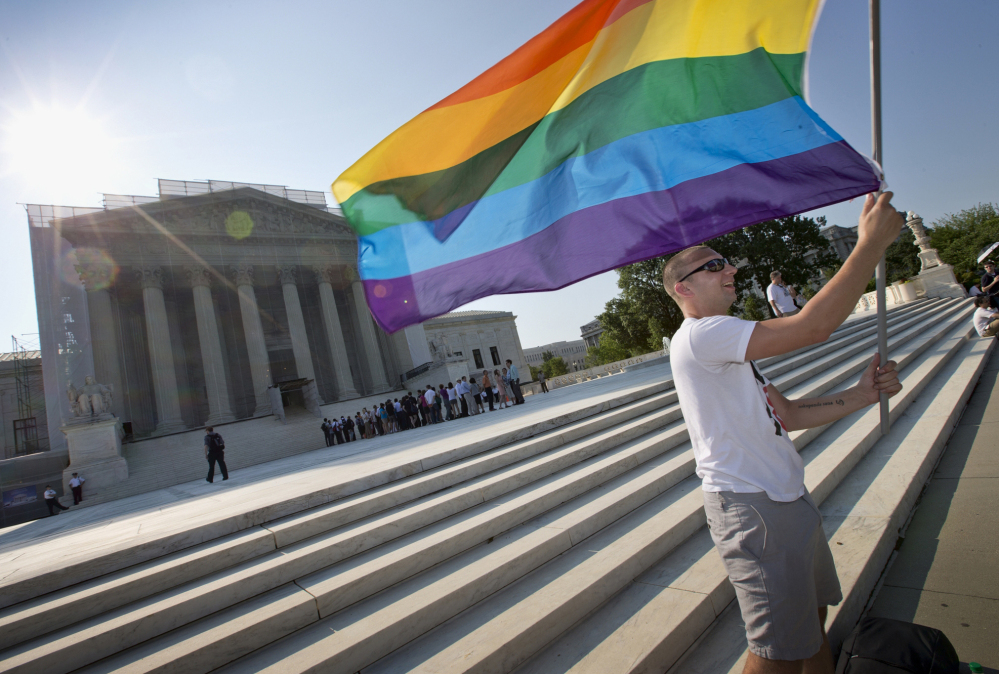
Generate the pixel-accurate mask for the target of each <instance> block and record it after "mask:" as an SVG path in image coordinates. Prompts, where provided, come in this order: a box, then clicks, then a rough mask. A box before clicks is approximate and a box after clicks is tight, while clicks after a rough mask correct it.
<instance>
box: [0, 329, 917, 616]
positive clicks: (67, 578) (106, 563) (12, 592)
mask: <svg viewBox="0 0 999 674" xmlns="http://www.w3.org/2000/svg"><path fill="white" fill-rule="evenodd" d="M897 313H898V314H899V315H902V314H903V313H906V312H901V311H899V312H897ZM865 322H868V323H869V322H870V320H867V321H865ZM858 323H861V322H860V321H858ZM853 327H855V326H850V327H848V328H842V329H841V330H847V329H853ZM671 385H672V384H671V382H670V381H668V380H667V381H664V382H658V383H656V384H655V385H652V386H650V387H647V388H646V389H644V390H639V391H637V392H636V391H631V392H629V396H630V398H629V399H636V398H637V399H641V397H642V395H645V394H648V393H649V392H650V391H651V392H653V394H654V392H655V391H656V390H663V389H669V388H671ZM651 402H652V403H653V404H654V401H651ZM621 403H622V400H620V399H618V400H608V401H606V402H604V403H603V406H604V407H605V408H612V409H613V408H614V407H615V405H619V404H621ZM648 404H649V401H647V402H646V408H647V406H648ZM628 406H629V405H628V404H627V403H625V405H624V408H627V407H628ZM594 407H596V406H594ZM624 408H621V412H622V413H632V414H633V413H640V412H641V409H645V408H641V409H640V408H635V409H632V410H630V412H629V411H627V410H625V409H624ZM585 411H586V410H584V412H585ZM589 411H592V410H589ZM574 415H576V416H579V411H574ZM591 419H592V423H591V424H590V425H589V426H579V427H576V428H569V427H564V428H563V431H564V432H563V434H562V435H563V438H562V439H568V438H571V437H577V436H582V435H585V434H586V433H587V432H590V431H591V430H593V429H594V428H598V427H605V426H607V425H610V424H613V423H616V421H617V419H616V418H614V417H613V415H608V414H604V415H600V416H597V417H591ZM556 427H558V426H557V425H556ZM427 430H429V431H433V430H435V429H427ZM530 430H531V431H535V433H534V435H536V431H537V430H538V429H537V428H531V429H530ZM415 432H419V431H415ZM573 433H574V434H575V435H573ZM555 437H556V439H557V436H555ZM372 442H377V440H376V441H372ZM365 446H367V445H365ZM519 449H520V448H518V447H516V446H515V447H513V448H511V451H510V452H509V453H510V455H515V454H516V452H517V451H519ZM459 451H462V452H464V453H468V451H467V448H460V449H459ZM454 456H455V453H454V452H450V453H449V452H443V453H441V454H440V455H438V456H435V457H432V458H431V459H429V460H428V459H426V458H424V459H423V460H422V461H421V462H420V464H419V465H418V466H413V465H405V464H403V465H402V466H401V467H396V468H394V469H395V470H396V471H397V472H402V473H412V472H418V471H419V470H420V469H422V470H424V471H427V470H432V469H433V467H434V466H435V465H440V464H442V463H446V462H447V461H449V460H453V459H454ZM397 477H401V476H397ZM376 479H377V478H376ZM427 483H428V484H433V480H432V478H431V479H430V480H428V481H427ZM418 488H419V487H418V486H414V487H413V489H418ZM405 489H406V488H405V487H403V489H402V491H405ZM330 491H334V490H330ZM334 493H335V491H334ZM317 497H318V498H317ZM329 497H330V495H329V493H328V492H327V493H321V494H318V495H317V494H310V495H307V498H306V500H305V502H306V504H308V503H309V501H310V500H313V499H315V500H319V501H320V502H321V501H322V500H330V498H329ZM343 505H344V504H342V503H338V504H334V505H333V510H334V511H336V510H338V509H340V510H341V511H343V510H349V507H347V508H341V506H343ZM320 510H321V509H316V510H314V511H312V512H311V513H307V514H306V515H305V516H304V517H303V518H302V520H301V521H300V522H295V521H293V519H294V518H292V519H289V520H288V521H287V522H282V523H278V524H276V525H275V526H276V528H275V537H276V538H277V540H278V545H284V544H287V543H289V542H292V541H294V540H300V539H301V537H302V536H303V535H312V534H314V533H316V531H315V530H314V529H313V530H312V531H311V533H310V526H312V525H309V524H308V521H309V520H311V519H315V520H317V521H318V520H322V519H323V518H324V517H325V513H323V512H320ZM368 512H369V513H370V512H373V510H370V511H368ZM265 517H266V515H264V516H262V517H260V518H259V519H265ZM334 518H335V513H334ZM218 524H222V523H218ZM299 525H301V529H300V531H299V532H298V533H295V534H292V533H291V531H292V530H295V529H299ZM334 525H335V522H334ZM320 530H321V527H320ZM303 532H304V533H303ZM184 533H185V534H187V536H186V538H191V536H190V533H191V532H189V531H188V532H184ZM285 534H288V537H287V538H285ZM204 537H205V538H208V537H209V535H208V532H205V534H204ZM155 543H156V545H153V546H150V547H153V548H154V549H157V548H158V549H162V548H163V547H167V548H168V550H169V546H170V545H175V544H177V542H175V541H163V540H159V541H156V542H155ZM183 543H187V541H183V542H181V544H183ZM122 547H125V548H126V549H125V550H122ZM128 552H130V551H129V550H128V549H127V546H122V545H119V546H117V548H116V550H115V555H118V556H122V557H126V559H127V557H129V555H127V554H123V553H128ZM149 556H152V555H141V554H140V555H139V559H135V556H132V559H131V561H133V562H135V561H144V559H146V558H148V557H149ZM87 561H88V564H87V565H86V571H87V572H91V571H93V570H98V569H104V570H115V569H116V568H121V566H124V565H125V563H124V561H122V562H117V560H113V559H112V560H106V559H105V560H95V559H89V560H87ZM79 570H80V569H74V568H73V567H69V568H66V567H62V568H60V569H59V575H60V578H59V579H58V580H57V582H56V583H52V584H47V583H41V582H38V583H35V584H36V585H41V586H42V587H41V588H39V590H40V591H44V590H48V589H51V588H52V587H53V586H59V585H61V586H65V585H67V584H69V583H70V582H71V581H72V580H80V578H79V577H78V574H74V573H73V572H74V571H79ZM74 575H76V576H77V577H76V578H74ZM33 580H36V581H37V580H40V579H33ZM5 589H6V590H7V592H6V594H5V599H8V600H16V599H18V598H19V597H18V590H19V589H20V588H17V587H16V586H15V587H10V586H9V585H8V587H7V588H5ZM36 592H37V591H36ZM25 594H27V592H25ZM4 603H8V602H7V601H0V605H2V604H4Z"/></svg>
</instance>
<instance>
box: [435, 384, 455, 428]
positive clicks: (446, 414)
mask: <svg viewBox="0 0 999 674" xmlns="http://www.w3.org/2000/svg"><path fill="white" fill-rule="evenodd" d="M437 393H438V394H439V395H438V397H439V399H440V401H441V414H442V416H443V419H444V421H451V419H453V418H454V417H452V416H451V403H450V402H449V398H448V392H447V386H445V385H444V384H441V385H440V388H439V389H438V391H437Z"/></svg>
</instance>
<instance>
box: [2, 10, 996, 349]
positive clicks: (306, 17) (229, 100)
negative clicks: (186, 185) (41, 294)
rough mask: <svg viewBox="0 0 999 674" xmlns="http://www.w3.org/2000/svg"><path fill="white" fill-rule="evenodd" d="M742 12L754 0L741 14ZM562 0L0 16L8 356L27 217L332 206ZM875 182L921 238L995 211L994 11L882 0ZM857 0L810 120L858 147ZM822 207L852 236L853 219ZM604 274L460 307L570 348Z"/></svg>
mask: <svg viewBox="0 0 999 674" xmlns="http://www.w3.org/2000/svg"><path fill="white" fill-rule="evenodd" d="M745 1H751V0H745ZM574 4H575V2H574V0H542V1H539V0H530V1H528V0H504V1H503V2H480V1H478V0H408V1H405V2H404V1H402V0H365V1H364V2H357V1H356V0H353V1H350V2H347V1H346V0H326V1H325V2H304V1H303V2H295V1H294V0H285V2H282V3H275V2H228V3H227V2H212V1H210V0H201V1H199V2H160V3H150V2H143V3H126V2H83V1H80V0H77V1H76V2H48V1H46V0H32V1H30V2H26V1H24V0H16V1H10V0H0V228H2V230H0V231H2V233H3V239H2V241H3V246H2V248H0V287H2V288H3V289H4V295H3V301H2V304H0V307H2V310H0V351H6V350H8V349H9V346H8V345H9V339H10V335H11V334H16V335H20V334H22V333H32V332H36V331H37V321H36V317H35V305H34V292H33V284H32V278H31V262H30V256H29V246H28V236H27V219H26V217H25V214H24V209H23V208H22V207H21V206H19V205H18V202H21V203H54V204H61V205H72V206H100V205H101V194H102V193H104V192H108V193H113V194H147V195H155V194H156V179H157V178H176V179H186V180H203V179H207V178H213V179H219V180H233V181H242V182H260V183H274V184H280V185H287V186H289V187H294V188H301V189H315V190H326V191H327V192H328V190H329V185H330V183H331V182H332V181H333V179H334V178H335V177H336V176H337V175H339V173H340V172H341V171H342V170H343V169H345V168H346V167H347V166H349V165H350V164H351V163H353V162H354V161H355V160H356V159H357V158H358V157H360V156H361V155H362V154H363V153H364V152H366V151H367V150H368V149H370V148H371V147H372V146H373V145H374V144H376V143H377V142H378V141H380V140H381V139H382V138H384V137H385V136H386V135H388V134H389V133H390V132H391V131H393V130H394V129H395V128H397V127H398V126H400V125H401V124H403V123H404V122H406V121H407V120H409V119H410V118H412V117H413V116H414V115H415V114H417V113H418V112H420V111H421V110H423V109H424V108H426V107H428V106H430V105H431V104H433V103H435V102H436V101H438V100H440V99H441V98H443V97H444V96H446V95H447V94H449V93H451V92H452V91H454V90H455V89H457V88H459V87H460V86H461V85H463V84H464V83H466V82H467V81H468V80H470V79H472V78H473V77H475V76H476V75H478V74H479V73H480V72H482V71H483V70H485V69H486V68H488V67H489V66H491V65H492V64H493V63H495V62H496V61H498V60H499V59H501V58H502V57H504V56H505V55H507V54H508V53H510V52H511V51H513V50H514V49H516V48H517V47H518V46H519V45H521V44H522V43H523V42H525V41H526V40H527V39H529V38H530V37H531V36H533V35H534V34H536V33H538V32H539V31H541V30H542V29H544V28H545V27H546V26H547V25H548V24H550V23H551V22H552V21H554V20H555V19H557V18H558V17H559V16H560V15H562V14H563V13H564V12H565V11H567V10H568V9H569V8H570V7H572V6H573V5H574ZM882 5H883V7H882V22H883V26H884V31H883V47H882V49H883V59H884V94H883V96H884V126H885V138H884V143H885V168H886V172H887V175H888V181H889V184H890V186H891V187H892V189H893V190H894V191H895V192H896V195H897V196H896V199H895V203H896V205H897V206H898V207H900V208H903V209H906V210H915V211H917V212H918V213H919V214H920V215H922V216H924V218H925V219H926V221H927V222H932V221H933V220H934V219H936V218H938V217H940V216H942V215H944V214H946V213H952V212H956V211H958V210H961V209H963V208H967V207H969V206H972V205H974V204H976V203H979V202H983V201H985V202H987V201H999V198H997V194H996V193H997V178H999V170H997V169H999V141H997V134H996V123H995V120H996V118H997V111H999V94H997V81H999V80H997V66H999V50H997V49H996V34H997V33H999V3H997V2H995V1H994V0H961V1H960V2H951V3H942V2H937V1H933V2H931V1H930V0H883V2H882ZM867 40H868V28H867V3H866V1H865V0H829V1H828V2H827V3H826V6H825V9H824V13H823V16H822V18H821V20H820V22H819V25H818V29H817V31H816V35H815V40H814V44H813V46H812V52H811V61H810V68H809V75H810V82H811V103H812V106H813V107H814V108H815V109H816V110H817V111H818V113H819V114H820V115H822V116H823V117H824V118H825V120H826V121H827V122H829V123H830V124H831V125H832V126H833V128H835V129H836V130H837V131H839V132H840V133H841V134H842V135H843V136H844V137H845V138H846V139H847V140H848V141H850V142H851V143H852V144H853V145H854V146H855V147H856V148H857V149H858V150H859V151H861V152H864V153H866V154H869V153H870V103H869V83H868V82H869V79H868V78H869V75H868V41H867ZM823 212H824V213H825V214H826V215H827V216H828V217H829V221H830V222H833V223H838V224H842V225H848V226H849V225H853V224H855V221H856V217H857V213H858V212H859V203H853V204H842V205H839V206H836V207H833V208H830V209H825V210H824V211H820V212H817V213H818V214H821V213H823ZM616 278H617V277H616V274H615V273H614V272H610V273H608V274H604V275H602V276H598V277H595V278H592V279H589V280H587V281H584V282H581V283H578V284H576V285H574V286H570V287H569V288H565V289H563V290H560V291H557V292H552V293H536V294H528V295H499V296H494V297H490V298H486V299H483V300H479V301H477V302H475V303H473V304H471V305H468V308H483V309H503V310H510V311H513V312H515V313H516V314H517V316H518V320H517V324H518V327H519V330H520V335H521V341H522V342H523V345H524V346H525V347H529V346H535V345H540V344H542V343H546V342H551V341H556V340H562V339H578V338H579V326H580V325H582V324H584V323H586V322H588V321H590V320H592V318H593V317H594V316H595V315H596V314H598V313H600V312H601V311H602V310H603V306H604V303H605V302H606V301H607V300H609V299H610V298H611V297H613V296H614V295H615V294H616V293H617V287H616Z"/></svg>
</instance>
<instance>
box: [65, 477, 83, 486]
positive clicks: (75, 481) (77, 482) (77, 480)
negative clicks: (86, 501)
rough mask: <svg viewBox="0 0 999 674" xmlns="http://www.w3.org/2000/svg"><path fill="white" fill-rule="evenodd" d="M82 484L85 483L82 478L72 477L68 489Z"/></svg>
mask: <svg viewBox="0 0 999 674" xmlns="http://www.w3.org/2000/svg"><path fill="white" fill-rule="evenodd" d="M84 482H85V480H84V479H83V478H82V477H74V478H73V479H72V480H70V481H69V486H70V487H79V486H80V485H82V484H83V483H84Z"/></svg>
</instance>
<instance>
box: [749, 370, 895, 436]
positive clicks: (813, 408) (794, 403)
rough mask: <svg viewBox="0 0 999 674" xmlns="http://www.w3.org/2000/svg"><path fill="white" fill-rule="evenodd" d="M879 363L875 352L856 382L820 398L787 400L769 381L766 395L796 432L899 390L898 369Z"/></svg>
mask: <svg viewBox="0 0 999 674" xmlns="http://www.w3.org/2000/svg"><path fill="white" fill-rule="evenodd" d="M879 362H880V357H879V356H878V355H877V354H875V356H874V358H873V359H872V360H871V364H870V365H868V366H867V370H865V371H864V374H863V375H861V377H860V382H859V383H858V384H857V385H856V386H854V387H853V388H850V389H847V390H846V391H841V392H839V393H834V394H832V395H827V396H822V397H821V398H801V399H799V400H788V399H787V398H785V397H784V396H783V395H782V394H781V392H780V391H778V390H777V388H776V387H775V386H774V385H773V384H770V385H769V386H768V387H767V395H768V396H769V398H770V402H771V404H773V406H774V410H775V411H776V412H777V415H778V416H779V417H780V418H781V420H782V421H783V422H784V427H785V428H787V430H789V431H797V430H801V429H804V428H815V427H816V426H824V425H826V424H829V423H832V422H834V421H837V420H839V419H842V418H843V417H845V416H846V415H848V414H851V413H853V412H856V411H857V410H860V409H863V408H865V407H868V406H870V405H873V404H874V403H876V402H878V400H879V394H880V393H882V392H884V393H887V394H888V397H891V396H893V395H895V394H896V393H898V392H899V391H901V390H902V384H901V383H900V382H899V381H898V372H896V371H895V366H896V363H895V361H893V360H890V361H888V365H887V366H886V367H883V368H879V367H878V363H879Z"/></svg>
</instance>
